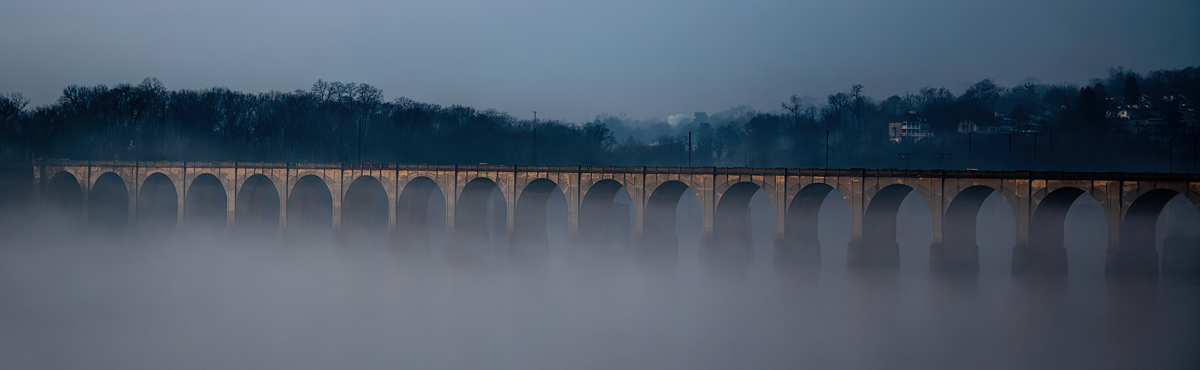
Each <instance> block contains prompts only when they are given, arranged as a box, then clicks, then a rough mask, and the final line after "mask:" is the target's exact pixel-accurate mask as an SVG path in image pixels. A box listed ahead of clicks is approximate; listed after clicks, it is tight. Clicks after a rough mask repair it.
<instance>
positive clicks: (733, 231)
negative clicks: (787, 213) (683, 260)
mask: <svg viewBox="0 0 1200 370" xmlns="http://www.w3.org/2000/svg"><path fill="white" fill-rule="evenodd" d="M761 184H762V182H753V181H741V182H735V183H733V184H730V185H729V186H728V187H726V188H725V190H724V191H723V192H721V193H719V195H718V198H717V201H716V202H717V204H716V208H715V209H714V212H713V236H712V240H711V242H710V244H709V245H707V246H706V247H705V248H703V249H701V253H702V255H701V261H703V263H704V264H705V265H706V267H708V268H709V269H715V270H726V271H730V272H735V273H737V272H744V270H745V269H746V268H747V267H748V266H749V265H750V263H751V261H753V259H754V243H753V237H752V232H751V230H750V225H751V222H750V214H749V211H750V199H752V198H753V197H754V194H756V193H758V192H759V190H762V189H764V188H763V187H762V185H761ZM768 198H770V195H769V194H768Z"/></svg>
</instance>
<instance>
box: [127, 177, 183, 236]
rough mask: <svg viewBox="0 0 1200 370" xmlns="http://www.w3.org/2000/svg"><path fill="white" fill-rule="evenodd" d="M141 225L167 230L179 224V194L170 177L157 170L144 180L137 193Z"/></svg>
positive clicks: (152, 228) (139, 222)
mask: <svg viewBox="0 0 1200 370" xmlns="http://www.w3.org/2000/svg"><path fill="white" fill-rule="evenodd" d="M137 218H138V224H139V226H140V227H141V228H142V229H144V230H147V231H156V232H165V231H170V230H174V229H175V227H176V226H177V225H178V224H179V194H178V193H177V192H176V191H175V183H174V181H171V178H170V177H167V175H164V174H162V173H161V172H155V173H153V174H150V176H147V177H146V179H145V180H143V181H142V186H141V187H139V188H138V194H137Z"/></svg>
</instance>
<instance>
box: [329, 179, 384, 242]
mask: <svg viewBox="0 0 1200 370" xmlns="http://www.w3.org/2000/svg"><path fill="white" fill-rule="evenodd" d="M388 202H389V200H388V195H387V191H386V190H384V189H383V184H381V183H380V182H379V180H378V179H376V178H375V177H372V176H361V177H359V178H357V179H355V180H354V182H352V183H350V187H349V188H348V189H347V190H346V196H345V197H344V198H343V199H342V228H341V232H342V235H343V237H344V238H346V239H352V240H353V241H350V240H347V242H348V243H370V244H382V243H385V242H386V241H387V236H388V235H387V231H388Z"/></svg>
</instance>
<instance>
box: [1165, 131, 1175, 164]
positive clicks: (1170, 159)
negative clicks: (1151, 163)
mask: <svg viewBox="0 0 1200 370" xmlns="http://www.w3.org/2000/svg"><path fill="white" fill-rule="evenodd" d="M1174 164H1175V141H1174V139H1167V172H1171V170H1173V169H1175V166H1173V165H1174Z"/></svg>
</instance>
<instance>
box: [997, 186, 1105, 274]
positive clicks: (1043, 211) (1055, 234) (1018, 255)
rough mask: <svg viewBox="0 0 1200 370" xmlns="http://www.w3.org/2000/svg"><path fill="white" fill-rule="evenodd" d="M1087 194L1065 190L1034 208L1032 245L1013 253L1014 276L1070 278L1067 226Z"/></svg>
mask: <svg viewBox="0 0 1200 370" xmlns="http://www.w3.org/2000/svg"><path fill="white" fill-rule="evenodd" d="M1085 193H1087V191H1085V190H1083V189H1081V188H1078V187H1074V186H1062V187H1058V188H1056V189H1052V190H1049V189H1048V190H1047V193H1046V194H1045V196H1044V197H1042V198H1041V199H1040V200H1039V201H1038V202H1037V203H1036V206H1035V207H1034V208H1033V210H1032V213H1033V215H1032V216H1031V217H1030V221H1029V245H1028V246H1027V247H1021V246H1018V247H1017V248H1016V249H1014V250H1013V267H1012V268H1013V274H1014V275H1032V276H1041V277H1052V278H1065V277H1066V276H1067V249H1066V246H1065V245H1064V226H1065V221H1066V218H1067V211H1069V210H1070V209H1071V205H1073V204H1075V200H1077V199H1079V196H1081V195H1083V194H1085Z"/></svg>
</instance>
